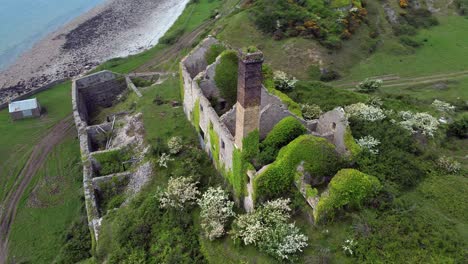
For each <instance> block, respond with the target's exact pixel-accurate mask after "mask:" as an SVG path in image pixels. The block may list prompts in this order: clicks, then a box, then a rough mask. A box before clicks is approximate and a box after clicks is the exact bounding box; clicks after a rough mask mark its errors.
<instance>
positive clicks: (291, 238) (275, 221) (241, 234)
mask: <svg viewBox="0 0 468 264" xmlns="http://www.w3.org/2000/svg"><path fill="white" fill-rule="evenodd" d="M288 204H289V199H278V200H274V201H270V202H267V203H266V204H265V205H263V206H261V207H259V208H257V209H256V210H255V212H253V213H250V214H245V215H239V216H238V217H237V218H236V220H235V221H234V223H233V229H232V231H231V235H232V238H233V239H234V240H237V241H241V242H243V243H244V244H245V245H250V244H253V245H256V246H257V247H258V248H259V249H260V250H261V251H264V252H266V253H268V254H270V255H272V256H274V257H276V258H278V259H289V258H290V257H291V255H294V254H296V253H298V252H301V251H302V250H303V248H304V247H306V246H307V240H308V238H307V236H305V235H303V234H301V233H300V230H299V229H298V228H297V227H296V226H295V225H294V224H288V223H287V221H288V220H289V218H290V215H289V213H290V211H291V208H289V205H288Z"/></svg>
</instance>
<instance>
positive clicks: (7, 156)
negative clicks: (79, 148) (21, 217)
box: [0, 82, 72, 201]
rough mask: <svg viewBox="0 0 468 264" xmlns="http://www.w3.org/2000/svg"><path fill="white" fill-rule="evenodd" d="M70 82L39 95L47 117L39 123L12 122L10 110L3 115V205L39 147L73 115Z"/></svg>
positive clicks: (0, 159)
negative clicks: (50, 132) (51, 132)
mask: <svg viewBox="0 0 468 264" xmlns="http://www.w3.org/2000/svg"><path fill="white" fill-rule="evenodd" d="M70 87H71V85H70V82H67V83H64V84H60V85H57V86H56V87H53V88H51V89H49V90H47V91H44V92H42V93H39V94H37V96H35V97H37V98H38V100H39V102H40V104H41V106H42V107H43V108H44V110H45V114H43V115H42V116H41V118H38V119H24V120H19V121H14V122H13V121H12V120H11V119H10V116H9V114H8V109H4V110H1V111H0V131H2V135H1V136H0V201H3V199H5V197H6V195H7V193H8V192H9V191H10V190H11V188H12V187H13V184H14V182H15V180H16V177H17V176H18V173H19V172H20V170H21V169H22V167H23V166H24V163H25V162H26V160H27V158H28V157H29V154H30V152H31V150H32V148H33V147H34V145H35V143H36V142H37V141H38V140H39V139H40V138H41V137H43V136H44V134H45V133H46V132H47V131H48V129H50V128H51V127H53V126H54V125H55V124H56V123H57V122H58V121H60V120H62V119H63V118H65V117H66V116H68V115H70V114H71V112H72V109H71V93H70V89H71V88H70Z"/></svg>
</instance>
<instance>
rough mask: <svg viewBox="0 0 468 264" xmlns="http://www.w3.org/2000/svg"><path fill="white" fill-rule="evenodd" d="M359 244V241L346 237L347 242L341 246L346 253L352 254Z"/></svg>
mask: <svg viewBox="0 0 468 264" xmlns="http://www.w3.org/2000/svg"><path fill="white" fill-rule="evenodd" d="M356 246H357V242H356V241H354V240H353V239H346V241H345V243H344V244H343V245H342V246H341V247H342V248H343V251H344V253H345V254H346V255H350V256H352V255H353V254H354V250H355V248H356Z"/></svg>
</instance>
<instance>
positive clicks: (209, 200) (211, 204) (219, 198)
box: [198, 187, 235, 240]
mask: <svg viewBox="0 0 468 264" xmlns="http://www.w3.org/2000/svg"><path fill="white" fill-rule="evenodd" d="M198 205H199V206H200V208H201V213H200V216H201V226H202V228H203V230H204V231H205V235H206V237H208V239H210V240H214V239H216V238H219V237H221V236H223V235H224V233H225V230H224V227H225V225H226V223H227V222H228V220H229V218H230V217H232V216H234V215H235V214H234V211H233V210H232V208H233V206H234V202H232V201H230V200H229V197H228V195H227V194H226V192H225V191H224V190H223V189H221V188H220V187H218V188H213V187H210V188H209V189H208V190H207V191H206V192H205V193H204V194H203V196H202V198H201V199H199V200H198Z"/></svg>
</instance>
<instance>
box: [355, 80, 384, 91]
mask: <svg viewBox="0 0 468 264" xmlns="http://www.w3.org/2000/svg"><path fill="white" fill-rule="evenodd" d="M382 84H383V81H382V80H379V79H377V80H373V79H365V80H364V81H363V82H361V83H359V84H358V86H357V88H358V91H359V92H362V93H373V92H375V91H377V90H378V89H379V88H380V87H381V86H382Z"/></svg>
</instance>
